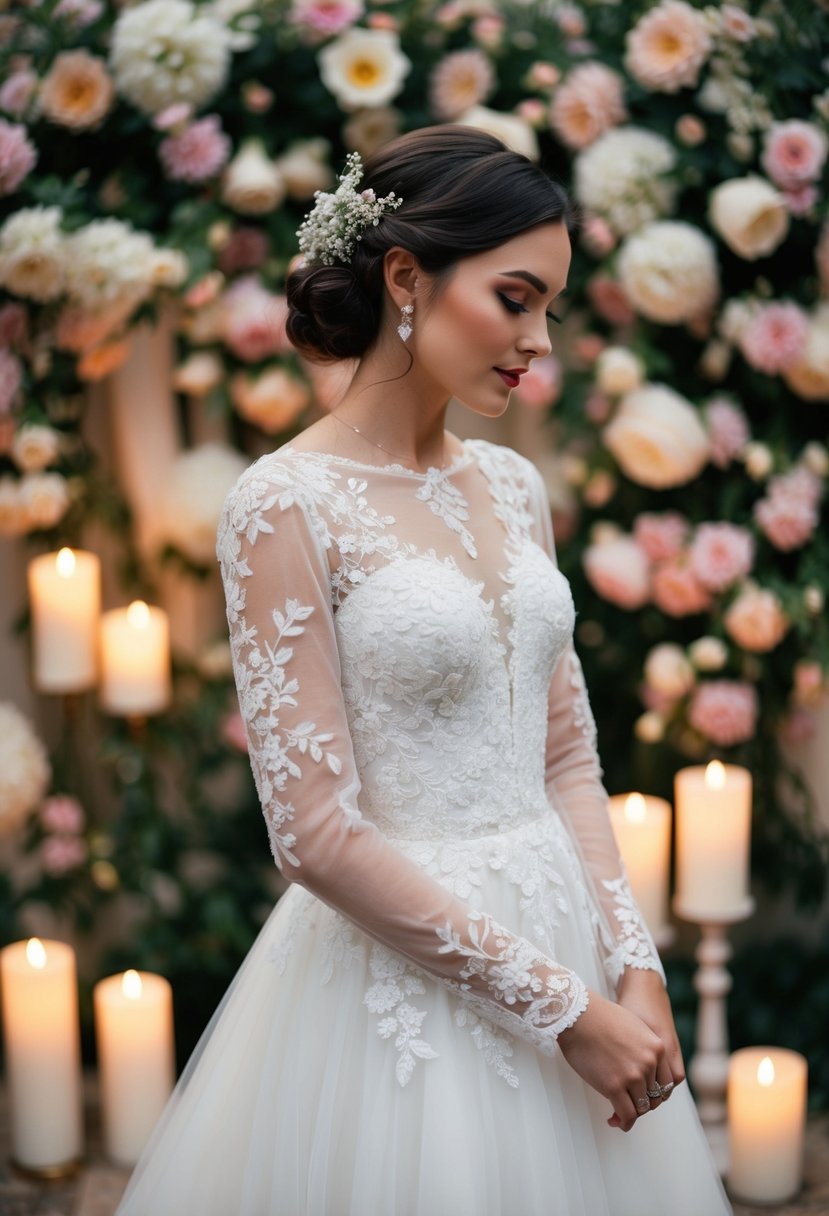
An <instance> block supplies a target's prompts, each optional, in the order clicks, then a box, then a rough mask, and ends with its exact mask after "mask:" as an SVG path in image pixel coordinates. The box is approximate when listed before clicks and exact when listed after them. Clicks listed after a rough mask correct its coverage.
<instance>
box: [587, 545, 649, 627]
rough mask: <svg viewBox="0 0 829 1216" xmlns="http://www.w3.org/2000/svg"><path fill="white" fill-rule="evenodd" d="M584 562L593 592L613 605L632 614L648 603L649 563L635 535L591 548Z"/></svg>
mask: <svg viewBox="0 0 829 1216" xmlns="http://www.w3.org/2000/svg"><path fill="white" fill-rule="evenodd" d="M583 563H584V572H585V574H586V575H587V579H588V582H589V583H590V585H591V586H592V587H593V590H594V591H596V592H598V594H599V595H600V596H601V597H602V598H603V599H606V600H609V602H610V603H611V604H616V605H617V607H619V608H626V609H627V610H628V611H633V610H635V609H636V608H641V607H642V606H643V605H644V604H646V603H647V602H648V595H649V591H650V562H649V561H648V558H647V555H646V554H645V551H644V550H643V549H641V548H640V547H639V545H638V544H637V543H636V541H635V540H634V539H633V537H632V536H619V537H616V538H614V539H613V540H608V541H604V542H603V543H601V544H598V545H590V546H589V547H588V548H587V549H586V550H585V553H584V558H583Z"/></svg>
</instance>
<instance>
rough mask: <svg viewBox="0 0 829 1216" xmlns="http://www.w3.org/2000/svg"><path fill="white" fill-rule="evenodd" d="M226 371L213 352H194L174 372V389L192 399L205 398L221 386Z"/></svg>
mask: <svg viewBox="0 0 829 1216" xmlns="http://www.w3.org/2000/svg"><path fill="white" fill-rule="evenodd" d="M224 370H225V369H224V364H223V363H222V361H221V359H220V358H219V356H218V355H216V354H214V353H213V351H210V350H199V351H194V353H193V354H192V355H188V357H187V358H186V359H185V360H184V362H183V363H180V364H179V365H178V367H177V368H176V369H175V371H174V372H173V387H174V388H175V389H176V391H177V392H179V393H187V394H188V395H189V396H191V397H204V396H205V395H206V394H207V393H209V392H210V391H211V390H212V389H214V388H216V387H217V386H218V385H219V384H221V382H222V379H223V378H224Z"/></svg>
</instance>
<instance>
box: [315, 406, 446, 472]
mask: <svg viewBox="0 0 829 1216" xmlns="http://www.w3.org/2000/svg"><path fill="white" fill-rule="evenodd" d="M331 417H332V418H333V419H334V421H335V422H339V423H340V425H341V426H347V427H348V429H349V430H350V431H353V432H354V434H355V435H359V436H360V438H361V439H364V440H365V441H366V443H370V444H371V446H372V447H373V448H379V449H380V451H381V452H385V453H386V455H387V456H394V457H395V458H396V459H397V460H402V461H404V463H405V465H406V467H410V466H411V463H412V462H411V460H410V458H409V457H408V456H402V455H401V454H400V452H392V451H391V450H390V449H389V448H384V447H383V445H382V443H378V442H377V440H376V439H369V437H368V435H366V433H365V432H364V431H361V430H360V428H359V427H356V426H352V425H351V423H350V422H346V420H345V419H344V418H340V416H339V415H338V414H332V415H331ZM435 467H437V468H438V469H440V470H441V471H442V470H443V469H445V468H446V464H445V463H444V464H441V465H437V466H435ZM418 472H422V470H418Z"/></svg>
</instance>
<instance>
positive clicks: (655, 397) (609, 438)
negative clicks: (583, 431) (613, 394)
mask: <svg viewBox="0 0 829 1216" xmlns="http://www.w3.org/2000/svg"><path fill="white" fill-rule="evenodd" d="M602 439H603V441H604V443H605V445H606V446H607V447H608V448H609V449H610V451H611V452H612V453H613V455H614V456H615V457H616V459H617V460H618V462H619V464H620V466H621V468H622V470H623V472H624V473H625V474H626V475H627V476H628V477H629V478H630V479H631V481H635V482H637V483H638V484H639V485H643V486H650V487H651V488H652V489H657V490H663V489H667V488H668V487H670V486H679V485H684V484H685V483H686V482H688V481H691V480H692V478H694V477H696V476H697V474H698V473H700V472H701V471H702V468H703V466H704V465H705V462H706V461H707V460H708V456H709V452H710V445H709V440H708V435H707V433H706V430H705V427H704V426H703V425H702V422H701V421H700V418H699V415H698V414H697V411H696V410H695V409H694V407H693V406H692V405H691V403H690V401H686V400H685V398H684V397H680V395H679V394H678V393H675V392H674V391H673V389H670V388H668V387H667V386H666V385H664V384H645V385H643V386H642V388H639V389H635V390H634V391H633V392H632V393H628V394H627V396H625V397H623V398H622V400H621V402H620V403H619V406H618V408H617V410H616V413H615V415H614V417H613V419H612V420H611V421H610V423H609V424H608V425H607V426H606V427H605V428H604V431H603V433H602Z"/></svg>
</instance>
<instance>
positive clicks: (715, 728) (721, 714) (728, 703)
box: [688, 680, 759, 747]
mask: <svg viewBox="0 0 829 1216" xmlns="http://www.w3.org/2000/svg"><path fill="white" fill-rule="evenodd" d="M758 709H759V704H758V699H757V690H756V689H755V688H754V686H753V685H752V684H748V683H746V682H745V681H743V680H707V681H706V682H705V683H703V684H700V685H698V686H697V688H696V689H695V691H694V693H693V695H692V697H691V702H690V706H689V710H688V721H689V722H690V723H691V725H692V726H693V727H694V729H695V730H698V731H699V732H700V734H702V735H705V737H706V739H710V740H711V742H712V743H716V744H717V745H718V746H719V747H734V746H735V745H736V744H737V743H745V742H746V741H747V740H748V739H751V738H752V737H753V735H754V732H755V730H756V727H757V713H758Z"/></svg>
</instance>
